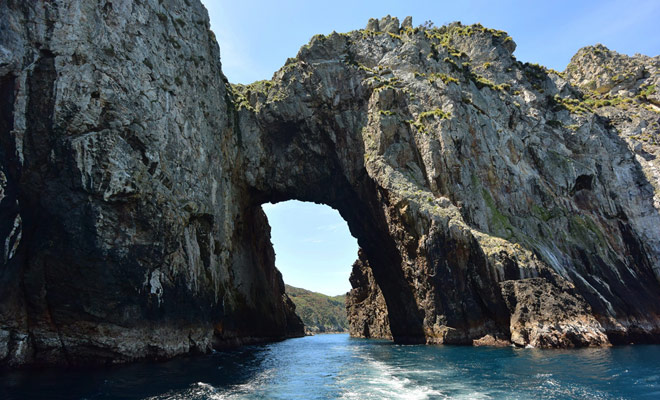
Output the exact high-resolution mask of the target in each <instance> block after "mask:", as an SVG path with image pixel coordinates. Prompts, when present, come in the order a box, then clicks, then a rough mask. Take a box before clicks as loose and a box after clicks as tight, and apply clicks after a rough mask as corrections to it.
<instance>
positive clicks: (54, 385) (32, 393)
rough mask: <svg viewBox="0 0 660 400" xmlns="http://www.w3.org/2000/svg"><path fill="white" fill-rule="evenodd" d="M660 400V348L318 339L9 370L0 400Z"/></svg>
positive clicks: (1, 377) (1, 378) (1, 381)
mask: <svg viewBox="0 0 660 400" xmlns="http://www.w3.org/2000/svg"><path fill="white" fill-rule="evenodd" d="M32 398H34V399H154V400H174V399H177V400H178V399H195V400H197V399H199V400H201V399H306V400H307V399H539V398H544V399H618V398H635V399H638V398H639V399H660V346H649V345H639V346H626V347H615V348H598V349H578V350H535V349H514V348H483V347H481V348H475V347H458V346H400V345H395V344H392V343H390V342H386V341H378V340H365V339H352V338H349V337H348V335H317V336H312V337H305V338H300V339H290V340H286V341H284V342H279V343H273V344H268V345H262V346H250V347H244V348H241V349H238V350H232V351H223V352H217V353H214V354H212V355H208V356H201V357H185V358H179V359H176V360H173V361H168V362H163V363H140V364H134V365H129V366H120V367H112V368H109V369H98V370H67V371H62V370H41V371H32V372H10V373H7V372H5V373H0V399H32Z"/></svg>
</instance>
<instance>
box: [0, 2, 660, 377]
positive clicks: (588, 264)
mask: <svg viewBox="0 0 660 400" xmlns="http://www.w3.org/2000/svg"><path fill="white" fill-rule="evenodd" d="M101 3H102V4H100V5H99V3H98V2H93V1H90V0H77V1H66V2H65V1H48V2H46V1H43V0H42V1H35V2H22V1H15V0H13V1H11V0H10V1H5V2H3V3H2V4H0V32H2V34H1V35H0V93H1V94H2V97H1V102H2V103H1V105H0V128H1V131H0V133H1V136H0V138H1V144H2V145H1V146H0V151H1V153H0V154H1V169H2V172H1V174H0V183H1V184H2V192H0V193H1V195H0V197H1V199H0V215H1V217H0V234H1V237H0V243H1V244H2V246H3V249H2V250H3V251H2V256H3V257H4V258H3V263H2V266H0V363H2V364H9V365H17V364H29V363H91V362H95V363H100V362H120V361H126V360H132V359H136V358H142V357H152V358H153V357H170V356H173V355H176V354H181V353H185V352H191V351H208V350H209V349H210V348H211V347H212V346H223V345H231V344H239V343H244V342H252V341H257V340H272V339H278V338H284V337H287V336H290V335H296V334H300V333H301V332H302V325H301V323H300V320H299V319H298V318H297V317H296V316H295V314H293V306H292V303H291V301H290V300H289V299H288V298H287V297H286V295H284V286H283V284H282V280H281V276H280V274H279V272H278V271H277V270H276V269H275V268H274V254H273V250H272V247H271V245H270V242H269V228H268V225H267V221H266V218H265V215H264V214H263V212H262V211H261V209H260V206H261V204H263V203H264V202H268V201H270V202H276V201H282V200H287V199H298V200H307V201H315V202H319V203H324V204H328V205H330V206H332V207H334V208H336V209H337V210H339V212H340V213H341V215H342V216H343V217H344V218H345V219H346V221H347V222H348V225H349V228H350V230H351V232H352V233H353V235H354V236H355V237H356V238H357V239H358V242H359V244H360V246H361V248H362V252H363V254H362V255H361V257H360V259H361V261H359V263H357V264H356V265H357V269H356V270H355V271H357V272H355V273H354V279H353V282H354V284H355V285H356V288H355V289H354V290H353V291H352V293H353V296H351V298H350V299H349V309H350V310H352V311H351V316H350V318H351V321H352V325H353V326H355V327H360V328H359V329H361V331H360V332H362V334H364V332H365V327H367V329H368V332H369V335H370V336H387V335H388V332H389V333H391V336H392V338H393V339H394V340H396V341H398V342H409V343H424V342H426V343H466V344H469V343H472V342H473V341H477V343H484V342H489V341H492V342H502V341H507V340H511V341H513V342H514V343H516V344H518V345H527V344H531V345H537V346H580V345H601V344H605V343H608V342H611V343H626V342H630V341H635V342H637V341H657V340H658V338H659V337H660V319H659V315H660V285H659V283H658V277H659V276H660V214H659V213H658V208H657V204H658V202H657V197H656V203H655V206H654V194H655V193H657V191H655V192H654V187H653V185H656V187H657V185H658V180H657V169H655V167H654V165H655V164H654V163H655V159H654V158H653V154H654V153H652V152H651V151H652V150H653V151H655V150H654V149H655V148H651V147H649V146H650V145H649V144H648V142H649V141H650V140H651V139H649V140H647V141H646V142H644V141H643V140H642V141H640V140H639V139H636V138H635V137H637V136H639V138H642V137H651V138H653V141H655V142H654V143H657V133H658V130H657V119H656V120H653V118H656V117H655V116H657V114H656V111H657V110H656V109H655V108H654V107H655V106H654V105H653V104H655V103H654V101H655V100H653V99H655V97H653V96H655V94H654V92H653V90H652V89H651V86H643V87H642V86H640V85H646V84H645V83H643V82H640V79H641V80H642V81H644V82H646V81H648V80H650V81H648V82H655V81H657V69H656V66H657V58H656V59H649V58H644V57H638V58H634V59H633V61H631V63H633V64H634V65H640V66H641V67H640V68H641V69H640V70H639V71H641V72H639V71H637V70H635V71H637V72H631V73H633V74H636V75H634V76H638V77H639V79H636V80H634V79H632V78H630V79H629V78H625V79H624V80H623V81H622V82H624V84H625V85H628V86H626V88H628V89H626V90H627V91H628V92H630V94H622V96H623V95H625V96H628V98H630V99H631V100H630V102H628V103H627V104H630V107H633V110H638V109H639V108H640V107H641V108H643V107H647V108H648V110H647V109H645V110H646V111H648V112H649V113H652V114H644V116H642V117H639V118H638V117H633V116H626V110H623V109H622V108H621V107H619V108H616V107H614V108H612V107H611V104H610V106H606V107H602V109H601V108H598V109H597V110H596V111H597V113H595V112H592V111H593V110H594V106H593V105H589V104H588V103H589V101H588V100H589V99H592V100H593V98H591V97H588V96H587V95H585V93H584V92H583V91H580V89H578V88H576V87H575V86H573V85H571V83H570V82H569V80H570V81H572V82H574V83H577V84H578V85H581V84H582V83H583V82H584V81H585V79H586V82H590V80H589V79H588V77H589V76H590V74H593V73H594V71H596V72H597V70H596V67H593V66H590V65H597V64H598V62H592V64H589V62H590V61H589V58H588V57H586V56H585V57H583V58H580V57H577V58H576V59H574V61H573V63H572V65H575V66H576V67H575V70H571V71H569V72H568V73H567V75H566V78H563V77H562V75H561V74H558V73H555V72H553V71H547V70H545V69H544V68H542V67H539V66H535V65H528V64H522V63H520V62H517V61H516V60H515V58H514V57H513V56H512V53H513V50H514V49H515V44H514V42H513V40H512V39H511V38H510V37H508V36H507V35H506V34H505V33H504V32H500V31H494V30H491V29H486V28H483V27H481V26H479V25H474V26H468V27H466V26H462V25H460V24H452V25H449V26H446V27H442V28H416V29H413V28H412V27H411V22H410V21H409V20H406V24H405V26H404V27H403V28H401V27H399V22H398V20H397V19H394V18H385V19H382V20H379V21H378V23H375V22H374V21H372V22H371V23H370V28H371V29H370V30H361V31H354V32H350V33H348V34H337V33H333V34H331V35H329V36H316V37H314V38H312V40H311V42H310V43H309V44H308V45H306V46H303V47H302V48H301V50H300V52H299V54H298V55H297V57H296V58H292V59H289V60H288V61H287V63H286V65H285V66H284V67H283V68H282V69H281V70H279V71H278V72H276V73H275V75H274V77H273V79H272V80H271V81H262V82H257V83H255V84H252V85H247V86H243V85H237V86H234V87H231V86H229V85H228V84H227V83H226V79H225V78H224V76H223V75H222V71H221V66H220V62H219V52H218V48H217V45H216V43H215V40H214V39H213V35H212V34H211V33H210V31H209V30H208V18H207V15H206V12H205V11H204V9H203V7H202V6H201V4H200V3H199V1H198V0H186V1H181V0H159V1H156V0H148V1H142V2H129V1H123V0H120V1H112V2H110V1H105V2H101ZM579 54H580V53H578V56H579ZM608 54H611V55H609V56H608V57H611V60H612V63H615V64H617V63H618V61H617V60H618V59H619V58H620V57H618V56H617V57H614V55H613V53H608ZM621 57H623V56H621ZM624 59H626V60H628V59H627V58H624ZM581 60H583V61H581ZM617 65H618V64H617ZM613 68H614V67H613ZM620 68H621V69H622V70H626V71H627V69H626V68H628V67H626V66H625V65H621V66H620ZM635 68H637V67H635ZM608 71H609V70H608ZM597 73H600V72H597ZM599 76H600V75H599ZM608 76H609V75H608ZM567 79H569V80H567ZM598 79H600V80H597V79H593V80H595V81H596V83H595V86H594V87H593V88H599V87H601V86H602V85H603V84H602V83H600V82H601V81H603V82H604V81H606V80H607V79H610V78H608V77H606V76H605V75H603V77H602V78H598ZM611 79H614V81H616V79H615V78H614V77H612V78H611ZM585 85H586V86H585V87H591V86H590V85H591V84H586V83H585ZM599 85H600V86H599ZM618 88H619V86H617V85H614V86H612V87H607V90H609V91H610V92H611V93H618V92H612V91H616V90H618ZM599 92H600V93H605V92H606V90H605V89H603V90H600V91H599ZM626 93H627V92H626ZM635 93H638V94H635ZM594 96H596V95H594ZM598 96H604V94H598ZM631 96H637V97H634V98H633V97H631ZM593 101H595V100H593ZM608 107H610V108H608ZM610 109H611V110H610ZM608 110H610V111H611V113H613V114H612V115H618V116H619V117H617V118H619V119H620V121H619V122H617V118H614V120H610V119H608V118H606V117H605V116H606V115H607V114H606V112H607V111H608ZM598 113H600V114H602V115H599V114H598ZM628 118H629V119H628ZM649 121H653V122H655V123H656V124H655V125H653V123H652V122H649ZM617 127H619V130H621V131H622V133H621V134H622V135H623V136H624V137H626V138H627V139H622V138H621V136H619V132H618V131H617ZM626 132H628V133H626ZM626 140H628V141H629V143H631V144H633V150H634V151H635V152H636V153H634V152H633V151H631V149H630V148H629V146H628V144H627V143H626ZM633 140H634V141H635V142H633ZM638 142H639V143H641V144H640V145H639V146H640V147H639V149H636V147H635V146H637V143H638ZM642 151H643V152H642ZM642 160H643V161H642ZM640 164H641V165H640ZM654 171H655V172H654ZM656 196H657V195H656ZM377 290H380V293H381V294H382V297H381V294H379V293H378V292H377ZM383 301H384V303H385V304H386V306H387V317H388V318H384V315H383V313H382V311H383V306H382V302H383ZM557 310H561V311H562V313H561V314H557ZM549 313H552V314H553V315H549ZM388 323H389V329H387V324H388ZM357 333H359V332H357Z"/></svg>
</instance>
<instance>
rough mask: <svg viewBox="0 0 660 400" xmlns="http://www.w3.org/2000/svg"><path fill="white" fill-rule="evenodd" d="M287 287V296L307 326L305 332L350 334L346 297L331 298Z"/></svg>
mask: <svg viewBox="0 0 660 400" xmlns="http://www.w3.org/2000/svg"><path fill="white" fill-rule="evenodd" d="M285 287H286V294H287V295H289V297H290V298H291V300H292V301H293V303H294V304H295V305H296V314H298V315H299V316H300V318H301V319H302V321H303V323H304V324H305V332H307V333H324V332H348V319H347V318H346V296H345V295H341V296H333V297H331V296H326V295H324V294H321V293H316V292H312V291H309V290H305V289H300V288H297V287H293V286H289V285H285Z"/></svg>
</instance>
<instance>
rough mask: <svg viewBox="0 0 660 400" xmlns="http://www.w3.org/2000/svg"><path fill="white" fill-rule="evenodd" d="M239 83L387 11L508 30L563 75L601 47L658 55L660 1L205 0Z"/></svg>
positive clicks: (528, 54)
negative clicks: (581, 54) (583, 54)
mask: <svg viewBox="0 0 660 400" xmlns="http://www.w3.org/2000/svg"><path fill="white" fill-rule="evenodd" d="M202 1H203V3H204V4H205V5H206V6H207V8H208V9H209V15H210V17H211V28H212V29H213V31H214V32H215V34H216V37H217V38H218V42H219V43H220V52H221V57H222V64H223V71H224V73H225V75H227V77H228V78H229V81H230V82H234V83H250V82H253V81H255V80H260V79H270V78H271V77H272V75H273V72H275V71H276V70H277V69H279V68H280V67H282V66H283V65H284V62H285V61H286V59H287V58H288V57H294V56H295V55H296V53H297V52H298V49H299V48H300V46H302V45H304V44H306V43H307V42H309V39H310V38H311V37H312V36H313V35H315V34H317V33H323V34H327V33H330V32H332V31H333V30H335V31H337V32H347V31H350V30H354V29H361V28H364V27H365V26H366V24H367V21H368V20H369V18H380V17H382V16H385V15H387V14H391V15H393V16H397V17H399V19H400V20H403V18H404V17H405V16H406V15H411V16H412V17H413V24H414V25H415V26H417V25H419V24H421V23H423V22H424V21H426V20H431V21H433V22H434V23H435V24H436V25H442V24H445V23H449V22H452V21H461V22H463V23H466V24H468V23H476V22H480V23H482V24H483V25H485V26H487V27H489V28H496V29H501V30H505V31H507V32H508V33H509V34H510V35H511V36H512V37H513V39H514V40H515V42H516V43H517V45H518V48H517V50H516V52H515V55H516V57H517V58H518V59H519V60H521V61H529V62H536V63H539V64H542V65H545V66H547V67H550V68H554V69H556V70H559V71H562V70H563V69H564V68H565V67H566V64H568V62H569V60H570V59H571V56H572V55H573V54H575V52H576V51H577V50H578V49H579V48H581V47H583V46H587V45H592V44H596V43H602V44H604V45H606V46H608V47H609V48H610V49H612V50H616V51H618V52H620V53H625V54H634V53H642V54H648V55H658V54H659V53H660V29H659V28H658V25H659V21H660V1H659V0H640V1H634V0H628V1H619V0H617V1H611V0H610V1H607V0H602V1H577V0H573V1H565V0H558V1H557V0H553V1H533V0H530V1H492V0H491V1H476V0H472V1H470V0H468V1H459V0H453V1H444V0H440V1H438V0H435V1H413V0H409V1H401V0H398V1H391V0H378V1H357V0H352V1H347V0H333V1H308V0H306V1H303V0H289V1H287V0H281V1H263V2H261V1H236V0H231V1H227V0H202Z"/></svg>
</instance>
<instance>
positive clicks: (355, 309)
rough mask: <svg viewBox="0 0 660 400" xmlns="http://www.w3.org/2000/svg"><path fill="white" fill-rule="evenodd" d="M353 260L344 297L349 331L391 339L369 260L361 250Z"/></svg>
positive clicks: (352, 333)
mask: <svg viewBox="0 0 660 400" xmlns="http://www.w3.org/2000/svg"><path fill="white" fill-rule="evenodd" d="M358 256H359V258H358V259H357V261H355V263H353V270H352V271H351V278H350V281H351V286H353V289H351V291H350V293H349V294H348V297H347V302H346V313H347V314H348V324H349V332H350V333H351V336H353V337H361V338H381V339H392V332H391V330H390V320H389V316H388V313H387V304H386V303H385V298H384V297H383V293H382V292H381V290H380V287H378V284H377V283H376V281H375V280H374V274H373V273H372V272H371V267H370V266H369V261H368V260H367V259H366V257H365V256H364V252H363V251H361V250H360V251H359V252H358Z"/></svg>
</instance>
